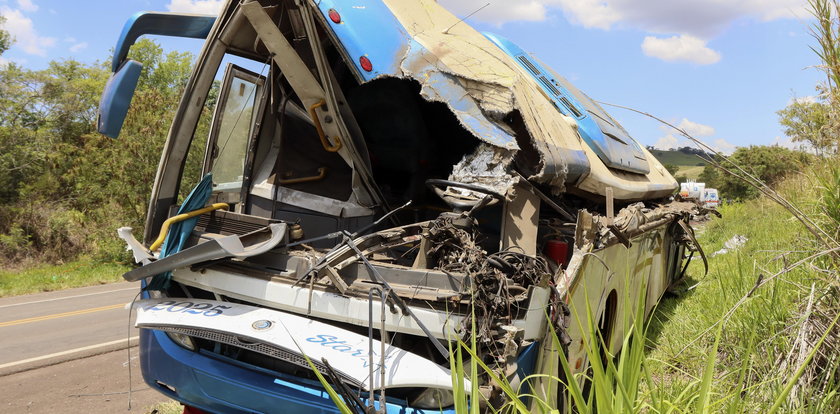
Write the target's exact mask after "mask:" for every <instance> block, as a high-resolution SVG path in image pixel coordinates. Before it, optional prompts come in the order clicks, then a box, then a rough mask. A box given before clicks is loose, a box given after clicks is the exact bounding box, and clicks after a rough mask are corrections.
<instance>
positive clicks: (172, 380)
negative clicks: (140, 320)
mask: <svg viewBox="0 0 840 414" xmlns="http://www.w3.org/2000/svg"><path fill="white" fill-rule="evenodd" d="M141 303H142V302H141ZM167 313H168V312H167ZM140 363H141V369H142V373H143V378H144V380H145V382H146V383H147V384H149V386H150V387H152V388H153V389H156V390H158V391H160V392H162V393H163V394H165V395H167V396H169V397H170V398H173V399H175V400H178V401H180V402H182V403H184V404H186V405H190V406H194V407H197V408H201V409H203V410H206V411H209V412H213V413H276V412H284V413H285V412H288V413H337V412H339V411H338V409H337V408H336V406H335V404H334V403H333V402H332V400H331V399H330V397H329V395H328V394H327V392H326V391H325V390H324V388H323V387H322V386H321V384H320V383H318V382H317V381H312V380H310V379H306V378H299V377H295V376H292V375H288V374H284V373H280V372H275V371H270V370H267V369H265V368H261V367H257V366H253V365H249V364H246V363H243V362H241V361H233V360H228V359H227V358H226V357H224V356H221V355H218V354H214V353H212V352H209V351H204V350H199V351H190V350H187V349H185V348H182V347H181V346H179V345H178V344H176V343H175V342H174V341H173V340H172V339H170V338H169V336H167V335H166V333H165V332H163V331H160V330H156V329H141V330H140ZM387 412H389V413H401V414H402V413H405V414H412V413H418V414H420V413H429V412H441V411H437V410H432V411H430V410H423V409H414V408H411V407H408V403H407V401H404V400H396V399H394V398H390V397H389V403H388V404H387ZM442 412H447V413H449V412H454V410H444V411H442Z"/></svg>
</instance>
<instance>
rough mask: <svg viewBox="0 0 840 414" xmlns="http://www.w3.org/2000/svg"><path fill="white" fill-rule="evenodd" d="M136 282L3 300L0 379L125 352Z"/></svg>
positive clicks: (133, 331)
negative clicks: (77, 358)
mask: <svg viewBox="0 0 840 414" xmlns="http://www.w3.org/2000/svg"><path fill="white" fill-rule="evenodd" d="M138 291H139V285H138V284H136V283H128V282H125V283H114V284H108V285H99V286H90V287H84V288H77V289H68V290H63V291H57V292H47V293H38V294H34V295H24V296H14V297H9V298H0V349H2V350H3V352H0V375H4V374H9V373H11V372H15V371H20V370H24V369H31V368H33V367H38V366H44V365H49V364H50V363H54V362H61V361H65V360H67V359H72V358H73V357H79V356H85V355H92V354H96V353H101V352H104V351H108V350H113V349H118V348H124V347H125V344H126V343H127V342H128V340H129V339H130V338H135V339H134V342H136V336H137V334H138V333H137V329H135V328H132V329H131V330H130V331H129V326H130V325H129V324H130V323H131V324H132V325H133V320H132V321H129V311H128V309H127V305H128V304H129V303H130V302H131V300H132V299H133V298H134V297H135V295H137V292H138Z"/></svg>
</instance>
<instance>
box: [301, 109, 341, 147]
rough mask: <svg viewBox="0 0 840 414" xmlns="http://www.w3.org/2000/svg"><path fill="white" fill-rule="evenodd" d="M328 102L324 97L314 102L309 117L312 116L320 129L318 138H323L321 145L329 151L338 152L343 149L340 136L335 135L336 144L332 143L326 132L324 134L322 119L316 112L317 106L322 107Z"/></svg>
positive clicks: (318, 129)
mask: <svg viewBox="0 0 840 414" xmlns="http://www.w3.org/2000/svg"><path fill="white" fill-rule="evenodd" d="M326 104H327V102H326V101H324V100H323V99H321V100H320V101H319V102H316V103H314V104H312V106H310V107H309V117H310V118H312V122H314V123H315V130H317V131H318V138H321V145H322V146H323V147H324V150H326V151H327V152H337V151H338V150H339V149H341V139H340V138H339V137H335V138H333V139H334V140H335V145H332V144H330V141H329V140H327V136H326V134H324V128H321V120H320V119H318V115H317V114H316V113H315V109H316V108H320V107H322V106H324V105H326Z"/></svg>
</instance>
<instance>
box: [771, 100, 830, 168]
mask: <svg viewBox="0 0 840 414" xmlns="http://www.w3.org/2000/svg"><path fill="white" fill-rule="evenodd" d="M830 112H831V107H830V106H829V105H826V104H824V103H822V102H811V101H804V100H794V102H793V103H791V104H790V105H788V106H787V107H786V108H785V109H782V110H780V111H778V112H776V114H778V115H779V123H780V124H782V127H783V128H784V133H785V135H787V136H788V137H790V138H791V139H792V140H793V141H794V142H802V143H807V144H808V145H810V146H811V147H812V148H813V149H814V150H815V151H816V152H817V153H818V154H825V155H831V154H836V153H837V150H838V144H840V138H838V137H836V136H834V134H832V131H831V128H830V125H831V119H830Z"/></svg>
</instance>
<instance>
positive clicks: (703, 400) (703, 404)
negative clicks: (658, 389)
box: [695, 323, 723, 413]
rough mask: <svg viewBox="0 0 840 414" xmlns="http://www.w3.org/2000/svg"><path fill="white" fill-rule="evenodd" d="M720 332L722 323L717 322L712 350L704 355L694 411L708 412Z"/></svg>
mask: <svg viewBox="0 0 840 414" xmlns="http://www.w3.org/2000/svg"><path fill="white" fill-rule="evenodd" d="M722 333H723V323H719V324H718V329H717V334H716V335H715V343H714V345H712V350H711V351H710V352H709V355H708V356H707V357H706V367H705V368H704V370H703V379H702V380H701V381H700V392H699V393H698V395H697V405H696V408H695V411H696V412H698V413H708V412H709V401H710V400H711V397H712V380H713V379H714V375H715V362H717V351H718V345H719V344H720V337H721V334H722Z"/></svg>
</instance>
